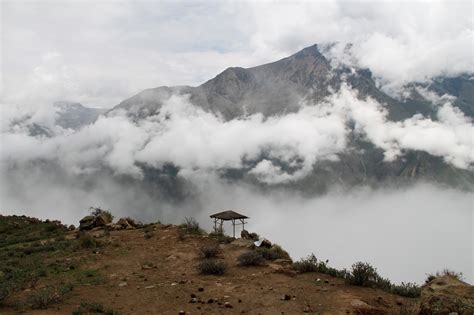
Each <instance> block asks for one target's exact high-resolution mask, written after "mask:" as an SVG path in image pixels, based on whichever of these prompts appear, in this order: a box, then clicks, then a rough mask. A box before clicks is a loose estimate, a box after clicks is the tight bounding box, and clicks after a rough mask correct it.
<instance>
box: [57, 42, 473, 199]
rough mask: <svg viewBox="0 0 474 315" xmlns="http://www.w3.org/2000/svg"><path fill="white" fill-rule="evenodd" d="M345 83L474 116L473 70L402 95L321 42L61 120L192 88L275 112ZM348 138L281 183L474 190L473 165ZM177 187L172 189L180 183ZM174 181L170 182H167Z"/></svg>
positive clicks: (424, 107)
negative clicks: (439, 98)
mask: <svg viewBox="0 0 474 315" xmlns="http://www.w3.org/2000/svg"><path fill="white" fill-rule="evenodd" d="M342 84H347V85H348V86H350V88H352V89H353V90H356V91H357V92H358V97H359V98H360V99H366V98H367V97H370V98H373V99H375V100H377V101H378V102H379V103H380V104H384V106H385V109H386V110H387V111H388V113H389V114H388V119H389V120H391V121H401V120H403V119H406V118H409V117H412V116H413V115H415V114H421V115H423V116H425V117H430V118H431V119H432V120H436V119H437V116H436V108H435V107H434V106H433V104H432V102H430V101H429V100H427V99H426V98H425V97H423V96H422V95H420V93H419V92H418V89H417V88H424V89H426V90H428V91H431V92H434V93H436V94H437V95H443V94H449V95H452V96H455V97H456V99H455V101H453V106H455V107H457V108H459V110H461V111H462V112H463V113H464V115H465V116H467V117H470V118H473V117H474V79H473V76H472V75H471V74H463V75H460V76H457V77H437V78H434V79H433V80H432V81H431V82H430V83H416V82H414V83H411V84H408V85H407V86H406V91H409V93H408V94H407V95H404V97H403V98H400V99H398V98H395V97H392V96H390V95H388V94H387V93H385V92H384V91H383V90H382V89H381V88H379V87H378V85H377V83H376V80H375V78H374V77H373V75H372V73H371V71H370V70H369V69H358V68H353V67H348V66H344V65H339V66H333V65H332V63H331V60H329V59H328V58H327V57H325V54H324V49H321V48H320V47H319V46H318V45H313V46H311V47H308V48H305V49H303V50H301V51H299V52H297V53H296V54H294V55H292V56H289V57H287V58H284V59H281V60H278V61H276V62H273V63H269V64H265V65H261V66H257V67H252V68H246V69H245V68H239V67H232V68H228V69H226V70H225V71H223V72H222V73H220V74H218V75H217V76H216V77H215V78H213V79H211V80H209V81H207V82H205V83H204V84H202V85H200V86H197V87H190V86H176V87H166V86H162V87H157V88H153V89H147V90H144V91H142V92H140V93H138V94H137V95H134V96H132V97H130V98H128V99H126V100H124V101H122V102H121V103H120V104H118V105H117V106H115V107H113V108H112V109H110V110H109V111H108V112H107V113H104V112H103V111H101V110H97V109H88V108H85V107H83V106H82V105H80V104H71V103H67V104H66V103H59V104H57V106H58V107H59V108H60V111H59V112H60V115H59V117H58V120H57V123H58V124H60V125H61V126H63V127H69V128H73V129H78V128H80V127H81V126H83V125H87V124H89V123H91V122H93V121H94V120H95V119H96V118H97V117H98V116H99V115H101V114H105V115H113V114H115V113H116V112H118V111H125V112H126V114H127V115H128V116H129V117H130V118H132V119H134V120H140V119H143V118H146V117H149V116H150V115H155V114H157V113H159V111H160V108H161V107H162V106H163V104H164V102H166V101H167V100H168V99H169V98H170V97H171V96H172V95H189V100H190V102H191V103H192V104H194V105H196V106H199V107H201V108H202V109H204V110H205V111H208V112H212V113H215V114H218V115H220V116H221V117H223V119H225V120H232V119H235V118H240V117H244V116H246V115H251V114H255V113H261V114H263V115H264V116H266V117H271V116H276V115H285V114H287V113H290V112H295V111H297V110H298V109H299V108H300V104H301V103H302V102H307V103H311V104H317V103H319V102H321V101H323V100H324V99H325V98H327V97H328V96H329V95H331V94H332V93H334V91H338V90H339V89H340V88H341V85H342ZM351 128H354V127H353V126H351ZM348 142H349V144H348V150H346V151H345V152H343V153H340V154H338V157H339V160H338V161H329V160H328V161H319V162H317V163H316V164H315V165H314V168H313V171H312V174H311V175H310V176H307V177H305V178H303V179H301V180H299V181H297V182H291V183H287V184H281V185H277V186H291V187H294V188H296V189H298V190H301V191H307V192H309V193H313V192H324V191H326V190H327V189H328V188H329V187H330V186H331V185H335V184H338V185H343V186H349V187H352V186H357V185H360V184H369V185H380V183H386V182H392V181H396V182H400V183H405V182H411V181H412V180H413V179H422V180H427V181H436V182H439V183H445V184H448V185H450V186H456V187H463V188H466V189H472V187H473V185H474V184H473V183H474V174H473V172H472V171H470V170H463V169H458V168H455V167H453V166H452V165H450V164H447V163H445V162H444V161H443V159H442V158H441V157H437V156H433V155H430V154H428V153H426V152H423V151H408V152H405V154H404V156H403V158H399V159H397V160H395V161H393V162H386V161H384V155H383V150H382V149H380V148H378V147H376V146H375V145H373V144H372V143H371V142H369V141H367V139H365V138H364V137H361V136H360V135H357V134H356V133H351V134H350V136H349V141H348ZM266 158H267V159H270V158H269V157H266ZM257 163H258V161H250V163H249V165H248V168H247V169H238V170H236V169H228V170H223V171H222V173H221V176H223V177H224V178H227V179H229V180H244V181H247V182H253V183H256V181H255V180H254V178H252V176H251V175H249V174H248V171H249V170H250V169H251V168H252V167H254V166H255V165H256V164H257ZM274 163H275V164H279V165H281V167H282V168H285V167H286V168H288V167H289V166H285V165H284V164H282V163H281V162H279V161H274ZM143 167H144V168H146V172H145V180H149V181H150V182H153V183H155V184H156V182H157V181H163V180H164V178H166V181H171V182H175V181H176V179H175V178H174V177H175V176H176V173H177V169H176V168H175V167H174V166H173V165H172V163H170V165H169V166H168V168H167V169H164V170H154V169H152V168H150V167H149V166H147V167H145V166H143ZM157 174H159V176H158V177H159V178H160V179H159V180H157V178H158V177H157ZM159 185H161V184H159ZM171 186H172V187H173V189H172V190H175V189H176V187H174V186H173V185H171ZM171 186H170V185H169V184H166V187H171ZM264 186H265V185H264Z"/></svg>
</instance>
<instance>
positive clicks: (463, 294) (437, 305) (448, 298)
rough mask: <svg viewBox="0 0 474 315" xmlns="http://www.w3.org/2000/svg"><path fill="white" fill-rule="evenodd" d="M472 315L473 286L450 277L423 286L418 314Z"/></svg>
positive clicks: (443, 277) (473, 308) (435, 279)
mask: <svg viewBox="0 0 474 315" xmlns="http://www.w3.org/2000/svg"><path fill="white" fill-rule="evenodd" d="M452 313H457V314H459V315H464V314H474V286H472V285H469V284H467V283H465V282H463V281H461V280H459V279H456V278H455V277H452V276H450V275H444V276H439V277H436V278H434V279H433V280H431V281H430V282H429V283H427V284H426V285H424V286H423V288H422V290H421V301H420V311H419V314H421V315H425V314H446V315H448V314H452Z"/></svg>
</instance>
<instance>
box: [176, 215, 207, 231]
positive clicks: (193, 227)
mask: <svg viewBox="0 0 474 315" xmlns="http://www.w3.org/2000/svg"><path fill="white" fill-rule="evenodd" d="M181 227H182V228H184V230H185V232H186V233H187V234H202V233H203V230H202V229H201V227H200V226H199V223H198V222H197V221H196V219H194V218H193V217H189V218H188V217H185V218H184V222H183V223H182V224H181Z"/></svg>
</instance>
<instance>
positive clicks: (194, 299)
mask: <svg viewBox="0 0 474 315" xmlns="http://www.w3.org/2000/svg"><path fill="white" fill-rule="evenodd" d="M197 302H198V299H197V298H195V297H193V298H192V299H191V300H190V301H189V303H197Z"/></svg>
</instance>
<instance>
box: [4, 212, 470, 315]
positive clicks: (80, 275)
mask: <svg viewBox="0 0 474 315" xmlns="http://www.w3.org/2000/svg"><path fill="white" fill-rule="evenodd" d="M131 221H133V220H131ZM122 223H123V222H122ZM131 223H133V224H131ZM104 224H105V225H104V226H100V227H92V226H90V227H89V228H91V230H88V231H79V230H78V229H73V228H72V227H71V228H70V230H68V229H67V228H65V227H63V226H61V225H60V224H59V223H57V222H42V221H35V219H30V218H26V217H1V216H0V234H2V235H9V236H8V237H6V238H4V239H3V241H0V259H1V263H0V268H1V269H0V270H1V273H0V305H1V306H0V314H1V315H5V314H16V313H19V312H26V313H28V314H96V313H106V314H300V313H312V314H417V313H420V311H421V313H422V314H453V313H452V312H458V314H472V311H473V310H474V308H473V302H474V292H473V287H472V286H469V285H467V284H465V283H463V282H462V281H458V280H454V279H451V277H449V276H445V277H438V278H436V277H434V278H433V279H432V281H431V282H430V283H429V284H428V285H426V286H425V287H424V288H423V290H422V295H421V298H407V297H402V296H399V295H395V294H392V293H389V292H385V291H382V290H380V289H374V288H369V287H359V286H354V285H348V284H346V282H345V280H344V279H341V278H335V277H331V276H329V275H326V274H322V273H317V272H307V273H298V272H296V271H295V270H294V268H292V266H291V264H290V263H289V262H288V260H287V259H277V260H273V261H272V260H266V261H264V263H263V265H261V266H242V265H241V264H239V257H240V256H241V255H242V254H243V253H246V252H251V251H255V250H254V249H250V248H249V247H250V246H249V245H251V244H252V242H251V241H248V240H243V239H240V240H237V241H232V242H229V243H228V241H230V240H229V239H228V238H216V237H213V236H212V235H208V234H205V233H204V234H201V233H199V231H197V230H188V229H186V228H185V227H180V226H173V225H163V224H160V223H156V224H148V225H145V226H140V225H136V224H135V223H134V222H129V225H130V226H127V227H126V228H123V227H121V226H118V225H111V224H109V225H108V226H107V223H104ZM123 224H124V226H126V224H125V223H123ZM133 225H136V226H135V227H134V226H133ZM22 230H24V231H25V233H27V235H28V237H26V236H25V235H24V234H22V233H21V231H22ZM38 231H40V232H38ZM15 240H16V241H15ZM214 245H215V246H217V247H218V249H219V250H218V253H217V256H216V257H215V258H213V259H215V261H218V262H223V263H225V265H226V266H227V269H226V270H225V272H224V273H223V274H222V275H203V274H201V273H200V272H199V270H198V269H197V266H198V264H199V263H201V262H203V261H204V260H205V258H203V253H202V252H201V250H200V249H201V248H203V247H204V246H214ZM15 268H18V270H17V271H15ZM25 270H28V272H25ZM15 277H16V278H15ZM2 292H3V293H2ZM2 294H3V295H2ZM453 301H454V302H453ZM450 303H451V304H450ZM434 307H437V308H436V309H435V308H434ZM443 307H444V308H443ZM456 307H457V308H456ZM438 311H439V312H438ZM436 312H438V313H436Z"/></svg>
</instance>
